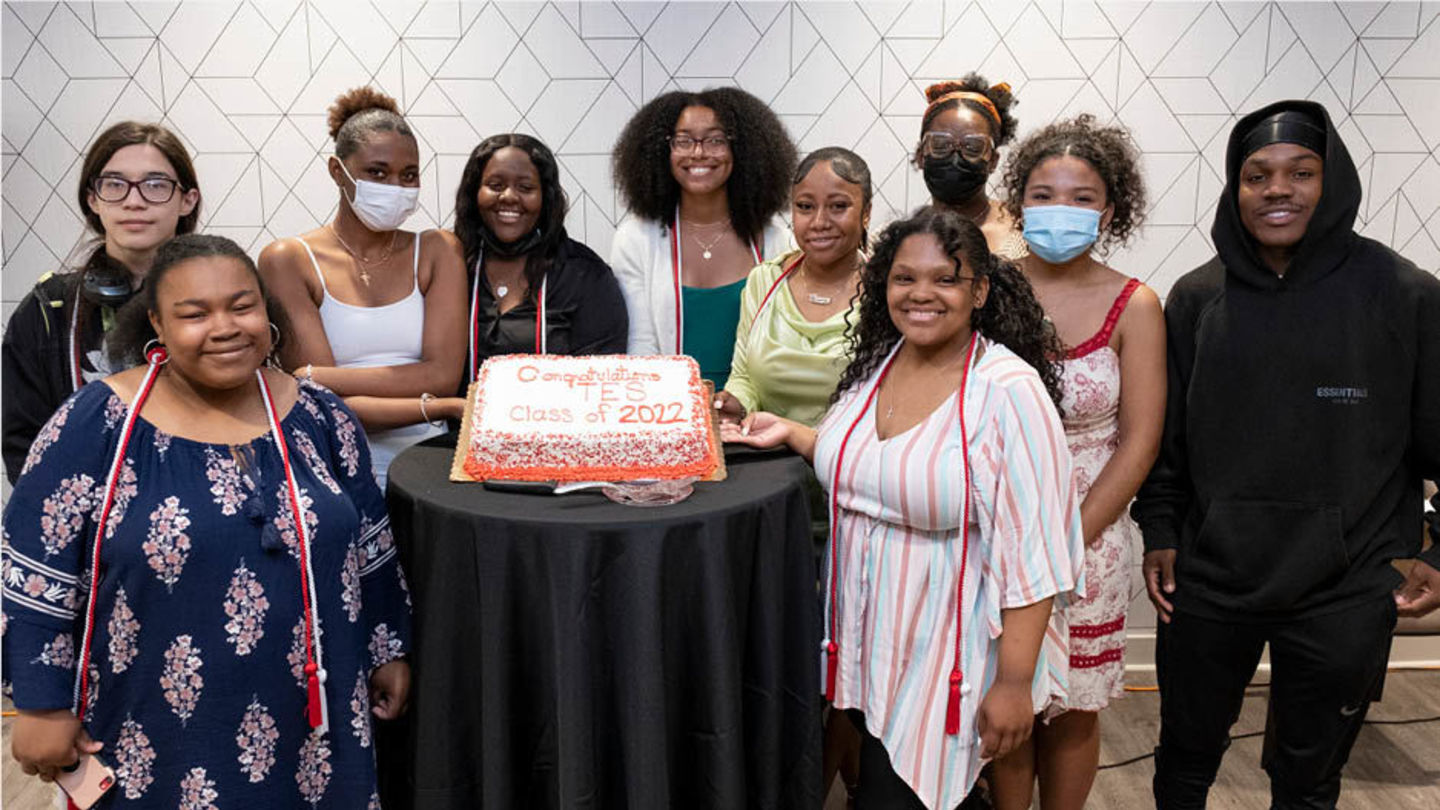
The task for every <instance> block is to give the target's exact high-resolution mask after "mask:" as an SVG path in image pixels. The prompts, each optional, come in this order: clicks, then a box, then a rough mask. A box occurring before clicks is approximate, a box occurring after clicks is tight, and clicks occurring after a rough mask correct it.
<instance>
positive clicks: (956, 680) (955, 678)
mask: <svg viewBox="0 0 1440 810" xmlns="http://www.w3.org/2000/svg"><path fill="white" fill-rule="evenodd" d="M975 342H976V335H975V334H971V336H970V344H969V346H968V347H967V348H966V350H965V373H964V376H962V377H961V378H960V393H959V396H958V404H957V405H956V408H957V410H959V412H960V458H961V470H962V473H963V477H962V480H963V482H964V487H965V488H964V489H963V490H962V491H961V504H962V507H961V522H960V536H961V538H962V540H961V546H960V582H959V583H958V584H957V585H956V586H955V660H954V663H953V665H952V666H951V669H950V689H949V697H948V700H947V701H946V703H945V733H946V734H958V733H960V693H961V685H962V684H963V683H964V681H965V675H964V670H963V669H962V667H961V662H962V661H963V660H964V658H963V651H964V646H963V642H964V633H963V625H962V622H963V619H964V610H965V572H966V563H967V562H968V560H969V558H970V449H969V445H970V442H969V433H968V432H967V430H966V427H965V388H966V386H967V385H968V384H969V382H970V370H971V365H972V364H973V363H974V361H975ZM898 353H899V347H898V346H897V347H896V350H895V351H894V352H892V353H891V355H890V357H888V358H887V359H886V360H885V365H884V366H882V367H881V369H880V374H879V375H878V376H877V377H876V378H875V385H874V386H873V387H871V389H870V393H869V395H867V396H866V398H865V404H864V405H863V406H862V407H861V408H860V411H859V413H858V414H857V415H856V417H855V420H854V421H853V422H851V423H850V427H849V429H847V430H846V431H845V436H844V437H843V438H842V439H841V440H840V449H839V452H838V453H836V456H835V471H834V475H833V477H832V478H831V479H830V480H831V484H830V571H829V579H830V582H829V587H828V588H827V589H826V590H827V591H828V593H829V599H827V600H826V605H825V608H826V610H825V613H826V615H825V621H826V629H827V631H828V637H827V638H826V639H825V640H824V641H822V642H820V649H821V650H822V651H823V652H824V653H825V699H826V700H829V701H834V700H835V682H836V679H837V676H838V673H839V668H840V642H839V636H840V630H839V627H838V625H837V622H838V619H837V617H836V613H837V611H836V600H837V598H838V593H837V592H838V590H839V583H840V501H839V498H838V497H837V493H838V492H839V490H840V472H841V468H842V467H843V465H844V461H845V448H846V445H848V444H849V443H850V436H851V434H853V433H854V432H855V428H856V427H858V426H859V425H860V420H862V419H864V418H865V415H866V414H868V413H869V412H870V406H871V405H872V404H874V402H875V397H876V395H877V394H879V393H880V384H881V383H882V382H884V381H885V375H887V374H889V373H890V366H891V365H892V364H893V363H894V362H895V355H896V354H898Z"/></svg>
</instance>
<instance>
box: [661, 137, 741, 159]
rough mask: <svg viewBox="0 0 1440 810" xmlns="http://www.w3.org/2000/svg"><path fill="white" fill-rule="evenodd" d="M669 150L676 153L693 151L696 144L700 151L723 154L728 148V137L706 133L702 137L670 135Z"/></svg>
mask: <svg viewBox="0 0 1440 810" xmlns="http://www.w3.org/2000/svg"><path fill="white" fill-rule="evenodd" d="M669 140H670V151H671V152H674V153H675V154H677V155H683V154H686V153H689V152H694V151H695V147H696V145H699V147H700V151H701V152H703V153H705V154H707V155H712V156H713V155H723V154H725V152H726V151H727V150H728V149H729V148H730V138H729V136H727V135H706V136H705V137H704V138H696V137H694V136H692V135H671V136H670V138H669Z"/></svg>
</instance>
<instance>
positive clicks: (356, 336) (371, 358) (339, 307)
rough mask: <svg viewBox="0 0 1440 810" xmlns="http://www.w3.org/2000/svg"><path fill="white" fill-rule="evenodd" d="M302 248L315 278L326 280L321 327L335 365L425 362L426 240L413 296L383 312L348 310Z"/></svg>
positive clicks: (417, 260) (377, 309)
mask: <svg viewBox="0 0 1440 810" xmlns="http://www.w3.org/2000/svg"><path fill="white" fill-rule="evenodd" d="M296 239H299V237H296ZM299 242H300V244H302V245H304V246H305V252H306V253H308V254H309V255H310V264H311V266H312V267H314V268H315V276H316V277H317V278H319V279H320V290H321V292H322V293H323V294H324V297H323V298H322V299H321V301H320V322H321V323H322V324H324V325H325V336H326V337H327V338H329V339H330V352H331V354H333V355H334V356H335V365H336V366H337V367H338V368H374V367H376V366H399V365H403V364H405V363H416V362H419V360H420V347H421V344H422V340H423V337H424V334H425V296H424V295H421V293H420V234H418V233H417V234H415V257H414V260H413V262H412V265H413V267H412V269H411V280H410V294H409V295H407V296H405V297H404V298H401V299H400V300H399V301H396V302H395V303H393V304H386V305H384V306H379V307H362V306H357V305H355V304H347V303H345V302H344V301H341V300H339V299H337V298H336V297H335V296H333V295H331V294H330V288H329V287H327V286H326V285H325V274H324V273H322V272H320V262H318V261H316V260H315V251H313V250H311V249H310V245H309V244H308V243H307V242H306V241H305V240H304V239H299Z"/></svg>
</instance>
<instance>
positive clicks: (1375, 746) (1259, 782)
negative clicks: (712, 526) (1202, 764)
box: [0, 671, 1440, 810]
mask: <svg viewBox="0 0 1440 810" xmlns="http://www.w3.org/2000/svg"><path fill="white" fill-rule="evenodd" d="M1159 703H1160V700H1159V696H1158V695H1156V694H1155V693H1154V692H1133V693H1131V694H1130V695H1129V696H1128V697H1126V698H1125V699H1124V700H1121V701H1117V702H1116V703H1114V704H1113V705H1112V706H1111V707H1110V708H1109V709H1107V710H1106V711H1105V713H1104V714H1103V715H1102V716H1101V721H1100V728H1101V749H1100V762H1101V764H1102V765H1104V764H1106V763H1115V762H1120V761H1122V760H1126V759H1129V758H1131V757H1135V756H1141V755H1144V754H1148V753H1150V751H1151V749H1152V748H1153V746H1154V745H1155V739H1156V734H1157V732H1158V730H1159V711H1158V709H1159ZM5 707H6V708H7V709H8V708H9V703H8V701H7V702H6V704H5ZM1264 710H1265V701H1264V690H1263V689H1252V690H1251V691H1250V697H1248V698H1247V699H1246V701H1245V710H1244V713H1243V714H1242V715H1241V718H1240V722H1239V723H1238V724H1237V725H1236V727H1235V729H1234V733H1236V734H1243V733H1246V732H1250V731H1259V730H1260V729H1261V728H1262V727H1263V726H1264V719H1265V715H1264ZM1424 717H1432V718H1433V717H1440V672H1433V671H1425V672H1414V671H1412V672H1392V673H1390V676H1389V678H1388V680H1387V681H1386V683H1385V699H1384V700H1383V701H1382V702H1380V703H1377V704H1375V706H1374V707H1372V708H1371V710H1370V719H1371V720H1406V719H1412V718H1424ZM11 722H12V721H11V720H10V719H9V718H6V720H5V722H4V729H3V746H4V752H3V759H4V768H3V781H4V785H3V793H0V805H3V807H4V808H5V810H50V808H51V807H53V806H54V805H52V804H51V801H52V800H51V795H52V794H51V792H50V789H49V786H47V785H43V784H41V783H40V782H38V781H36V780H35V779H33V778H31V777H27V776H25V775H24V774H22V773H21V772H20V768H19V766H17V765H16V764H15V761H14V760H13V759H11V758H10V725H11ZM1259 761H1260V738H1259V737H1253V738H1250V739H1245V740H1238V741H1236V743H1235V744H1234V745H1233V746H1231V748H1230V752H1229V753H1228V754H1227V755H1226V757H1225V764H1224V765H1223V766H1222V767H1221V769H1220V777H1219V779H1218V780H1217V782H1216V785H1215V788H1214V790H1212V791H1211V793H1210V807H1211V808H1213V809H1214V810H1252V809H1253V810H1265V808H1268V807H1269V806H1270V787H1269V782H1268V781H1267V779H1266V777H1265V773H1264V772H1263V771H1261V770H1260V765H1259ZM1153 775H1154V763H1153V761H1152V760H1150V759H1148V758H1147V759H1143V760H1140V761H1139V762H1136V763H1134V764H1131V765H1123V766H1120V767H1115V768H1107V769H1104V770H1101V771H1100V774H1099V776H1098V777H1097V778H1096V780H1095V789H1094V791H1093V792H1092V793H1091V795H1090V803H1089V807H1090V808H1093V809H1094V810H1136V809H1137V808H1145V807H1151V806H1153V805H1152V802H1151V799H1150V778H1151V776H1153ZM843 807H844V799H843V797H842V796H841V795H840V791H839V790H836V791H833V792H832V794H831V797H830V801H828V802H826V810H832V809H838V808H843ZM1340 807H1342V808H1345V810H1435V808H1440V720H1437V721H1433V722H1429V723H1416V724H1411V725H1378V724H1375V725H1367V726H1366V727H1365V729H1364V730H1362V731H1361V732H1360V738H1359V740H1358V741H1357V742H1356V743H1355V750H1354V751H1353V752H1352V753H1351V755H1350V764H1349V765H1348V766H1347V767H1346V769H1345V787H1344V792H1343V793H1342V794H1341V796H1340Z"/></svg>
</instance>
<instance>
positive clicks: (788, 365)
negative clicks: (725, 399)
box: [725, 251, 850, 425]
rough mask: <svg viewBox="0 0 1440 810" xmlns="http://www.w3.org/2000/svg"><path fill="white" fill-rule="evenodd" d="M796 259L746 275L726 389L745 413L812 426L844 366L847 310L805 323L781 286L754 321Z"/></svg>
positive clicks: (774, 261) (769, 263)
mask: <svg viewBox="0 0 1440 810" xmlns="http://www.w3.org/2000/svg"><path fill="white" fill-rule="evenodd" d="M799 255H800V254H799V251H792V252H790V253H788V254H786V255H784V256H780V257H778V258H776V259H772V260H771V261H767V262H765V263H764V264H761V265H758V266H757V267H756V268H755V269H754V270H751V271H750V278H749V279H748V280H747V281H746V283H745V292H744V293H743V294H742V295H741V298H740V324H739V326H738V327H736V330H735V354H734V357H733V358H732V359H731V362H730V379H729V381H728V382H726V383H725V390H726V391H729V392H730V393H731V394H732V395H733V396H734V397H735V398H736V399H738V400H740V402H741V404H743V405H744V406H745V408H746V410H749V411H755V410H765V411H769V412H771V413H773V414H777V415H779V416H784V417H786V418H789V419H794V420H795V421H797V422H803V423H805V424H807V425H814V424H815V423H816V422H819V421H820V417H822V416H824V415H825V411H826V410H827V409H828V408H829V407H830V395H831V393H833V392H834V391H835V385H836V383H838V382H839V381H840V373H841V372H842V371H844V370H845V364H846V363H847V362H848V361H849V357H848V356H847V354H846V346H845V326H846V323H845V316H846V314H847V313H848V312H850V310H848V309H845V310H841V311H839V312H837V313H835V314H834V315H832V316H830V317H829V318H826V319H825V320H823V321H819V322H812V321H808V320H806V319H805V316H804V315H802V314H800V309H799V307H798V306H796V304H795V298H794V297H793V296H792V295H791V294H790V285H789V284H788V283H785V284H781V285H779V286H778V287H775V292H774V293H773V294H771V296H770V300H769V302H768V303H766V304H765V309H764V310H763V311H760V312H759V316H760V317H759V319H758V320H757V319H756V313H757V310H759V309H760V302H761V301H762V300H763V299H764V298H765V294H766V293H767V292H769V291H770V288H771V287H774V286H775V280H776V279H778V278H780V275H781V274H782V273H783V272H785V268H786V267H787V266H789V264H790V262H792V261H794V260H795V259H796V258H797V257H798V256H799Z"/></svg>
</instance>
